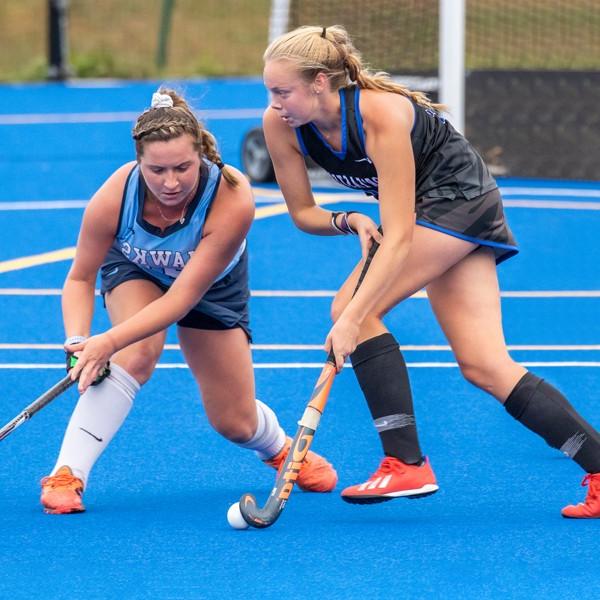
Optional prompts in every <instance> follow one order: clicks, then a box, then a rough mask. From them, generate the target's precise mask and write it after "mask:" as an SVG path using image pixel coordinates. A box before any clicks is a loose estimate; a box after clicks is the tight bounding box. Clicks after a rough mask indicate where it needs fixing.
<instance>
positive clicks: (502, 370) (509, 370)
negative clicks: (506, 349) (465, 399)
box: [458, 355, 524, 400]
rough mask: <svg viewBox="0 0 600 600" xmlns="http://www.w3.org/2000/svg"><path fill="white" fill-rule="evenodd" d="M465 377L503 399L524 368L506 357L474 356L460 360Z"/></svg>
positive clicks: (485, 390)
mask: <svg viewBox="0 0 600 600" xmlns="http://www.w3.org/2000/svg"><path fill="white" fill-rule="evenodd" d="M458 364H459V367H460V370H461V373H462V375H463V377H464V378H465V379H466V380H467V381H468V382H469V383H471V384H473V385H474V386H476V387H478V388H479V389H481V390H483V391H484V392H487V393H488V394H491V395H492V396H494V397H495V398H497V399H499V400H502V399H504V398H505V397H506V395H507V392H509V391H510V389H512V385H513V382H514V380H515V377H518V376H519V373H520V372H521V371H523V370H524V369H523V368H522V367H521V366H520V365H519V364H518V363H516V362H514V361H513V360H512V358H510V356H508V355H506V356H505V357H492V358H487V359H486V358H481V359H480V358H472V359H470V360H465V359H463V360H459V362H458Z"/></svg>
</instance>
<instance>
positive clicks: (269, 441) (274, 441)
mask: <svg viewBox="0 0 600 600" xmlns="http://www.w3.org/2000/svg"><path fill="white" fill-rule="evenodd" d="M256 416H257V417H258V425H257V427H256V433H255V434H254V435H253V436H252V439H250V440H248V441H247V442H244V443H242V444H238V446H241V447H242V448H248V449H249V450H254V451H255V452H256V454H257V456H258V457H259V458H260V459H261V460H267V459H268V458H272V457H273V456H275V455H276V454H277V453H278V452H279V451H280V450H281V449H282V448H283V446H284V444H285V431H283V429H282V428H281V425H279V421H278V420H277V415H276V414H275V413H274V412H273V411H272V410H271V409H270V408H269V407H268V406H267V405H266V404H265V403H264V402H261V401H260V400H257V401H256Z"/></svg>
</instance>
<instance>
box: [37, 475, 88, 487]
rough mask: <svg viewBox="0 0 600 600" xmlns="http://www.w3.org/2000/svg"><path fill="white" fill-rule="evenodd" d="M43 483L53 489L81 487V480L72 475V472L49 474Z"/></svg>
mask: <svg viewBox="0 0 600 600" xmlns="http://www.w3.org/2000/svg"><path fill="white" fill-rule="evenodd" d="M42 485H43V486H44V487H50V488H52V489H55V488H60V487H66V488H71V489H77V488H81V481H80V480H79V479H78V478H77V477H75V475H72V474H71V473H66V472H63V473H57V474H56V475H49V476H48V477H44V478H43V479H42Z"/></svg>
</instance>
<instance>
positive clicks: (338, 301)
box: [330, 293, 348, 323]
mask: <svg viewBox="0 0 600 600" xmlns="http://www.w3.org/2000/svg"><path fill="white" fill-rule="evenodd" d="M346 306H348V299H347V298H345V297H341V296H340V294H339V293H338V294H336V295H335V298H334V299H333V302H332V303H331V310H330V312H331V320H332V321H333V322H334V323H335V322H337V320H338V319H339V318H340V316H341V314H342V313H343V312H344V309H345V308H346Z"/></svg>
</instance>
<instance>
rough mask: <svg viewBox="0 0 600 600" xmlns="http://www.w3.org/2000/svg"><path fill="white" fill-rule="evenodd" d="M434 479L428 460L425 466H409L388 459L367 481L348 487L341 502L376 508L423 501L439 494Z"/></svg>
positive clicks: (382, 462) (424, 463)
mask: <svg viewBox="0 0 600 600" xmlns="http://www.w3.org/2000/svg"><path fill="white" fill-rule="evenodd" d="M438 489H439V488H438V485H437V483H436V480H435V475H434V474H433V471H432V469H431V465H430V464H429V460H427V459H425V461H424V462H423V464H422V465H407V464H406V463H403V462H402V461H401V460H398V459H397V458H394V457H392V456H386V457H385V458H384V459H383V460H382V461H381V464H380V465H379V468H378V469H377V471H375V473H373V475H371V477H369V479H368V481H365V482H364V483H359V484H357V485H352V486H350V487H347V488H346V489H345V490H344V491H343V492H342V500H345V501H346V502H350V503H351V504H375V503H376V502H386V501H387V500H393V499H394V498H399V497H402V498H423V497H424V496H429V495H430V494H434V493H435V492H437V491H438Z"/></svg>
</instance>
